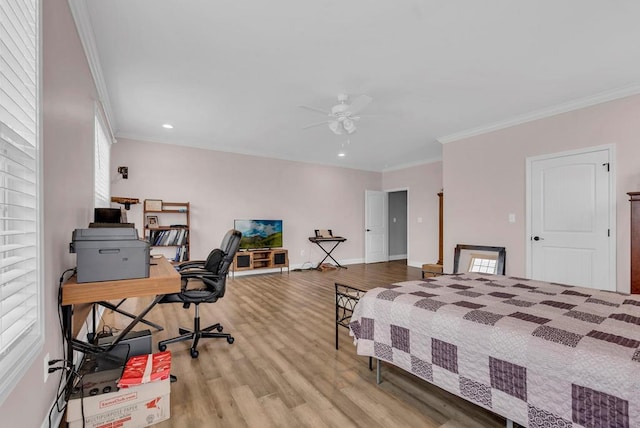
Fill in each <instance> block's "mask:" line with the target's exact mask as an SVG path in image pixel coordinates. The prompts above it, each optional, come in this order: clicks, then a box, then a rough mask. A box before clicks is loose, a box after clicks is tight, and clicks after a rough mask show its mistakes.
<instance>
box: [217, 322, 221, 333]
mask: <svg viewBox="0 0 640 428" xmlns="http://www.w3.org/2000/svg"><path fill="white" fill-rule="evenodd" d="M216 330H218V333H220V332H221V331H222V325H220V324H218V327H216Z"/></svg>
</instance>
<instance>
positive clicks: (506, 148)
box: [443, 96, 640, 292]
mask: <svg viewBox="0 0 640 428" xmlns="http://www.w3.org/2000/svg"><path fill="white" fill-rule="evenodd" d="M639 141H640V96H633V97H628V98H623V99H620V100H616V101H611V102H607V103H603V104H600V105H596V106H592V107H588V108H584V109H581V110H575V111H572V112H568V113H564V114H560V115H557V116H553V117H549V118H545V119H541V120H537V121H534V122H529V123H525V124H522V125H518V126H513V127H510V128H506V129H503V130H500V131H495V132H491V133H488V134H484V135H480V136H477V137H471V138H467V139H465V140H460V141H457V142H452V143H448V144H445V145H444V146H443V162H444V170H443V182H444V189H445V195H446V197H445V222H444V226H445V234H444V237H445V271H449V272H450V271H451V269H452V264H453V249H454V247H455V245H456V243H467V244H484V245H499V246H505V247H507V274H508V275H524V274H525V271H526V260H525V250H526V238H527V237H526V236H525V231H526V217H525V204H526V201H525V184H526V177H525V160H526V158H527V157H530V156H537V155H543V154H549V153H557V152H562V151H567V150H574V149H579V148H585V147H593V146H602V145H606V144H613V145H615V153H616V162H615V165H614V170H613V173H614V174H615V180H616V191H615V197H616V211H617V214H616V223H617V225H616V227H617V232H616V238H617V289H618V290H619V291H625V292H627V291H629V269H630V267H629V266H630V265H629V243H630V241H629V215H630V207H629V202H628V196H627V194H626V193H627V192H631V191H638V190H640V161H638V159H640V143H639ZM509 213H514V214H515V215H516V223H509V222H508V221H507V219H508V214H509Z"/></svg>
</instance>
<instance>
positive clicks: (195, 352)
mask: <svg viewBox="0 0 640 428" xmlns="http://www.w3.org/2000/svg"><path fill="white" fill-rule="evenodd" d="M198 355H200V353H199V352H198V350H197V349H193V348H191V358H198Z"/></svg>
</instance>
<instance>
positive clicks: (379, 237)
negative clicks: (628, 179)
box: [364, 190, 389, 263]
mask: <svg viewBox="0 0 640 428" xmlns="http://www.w3.org/2000/svg"><path fill="white" fill-rule="evenodd" d="M387 203H388V202H387V193H386V192H377V191H375V190H365V219H364V224H365V235H364V244H365V252H364V262H365V263H377V262H386V261H389V245H388V241H389V238H388V235H387V210H388V208H387Z"/></svg>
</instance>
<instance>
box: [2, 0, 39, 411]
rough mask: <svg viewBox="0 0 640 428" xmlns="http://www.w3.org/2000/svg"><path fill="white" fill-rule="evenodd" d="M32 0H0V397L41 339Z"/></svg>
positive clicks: (36, 89)
mask: <svg viewBox="0 0 640 428" xmlns="http://www.w3.org/2000/svg"><path fill="white" fill-rule="evenodd" d="M38 36H39V21H38V2H37V0H0V225H1V227H0V402H2V401H4V399H5V398H6V396H7V395H8V394H9V392H10V391H11V389H12V388H13V386H14V385H15V384H16V383H17V382H18V380H19V379H20V377H21V376H22V374H23V373H24V371H25V368H26V367H27V366H28V365H29V364H31V363H32V361H33V359H34V358H35V356H36V355H37V353H38V352H39V350H40V349H39V345H40V344H41V343H42V341H43V337H42V336H43V326H42V322H43V321H42V319H43V317H42V303H41V293H42V288H41V287H42V285H41V281H40V278H41V274H40V268H39V267H40V257H39V245H40V242H39V231H40V226H39V218H40V217H39V203H38V200H39V199H38V197H39V191H38V188H39V185H38V184H39V178H38V177H39V169H40V166H39V165H40V164H39V142H38V138H39V137H38V136H39V129H38V128H39V119H38V114H39V107H38V105H39V100H38V98H39V41H38Z"/></svg>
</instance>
